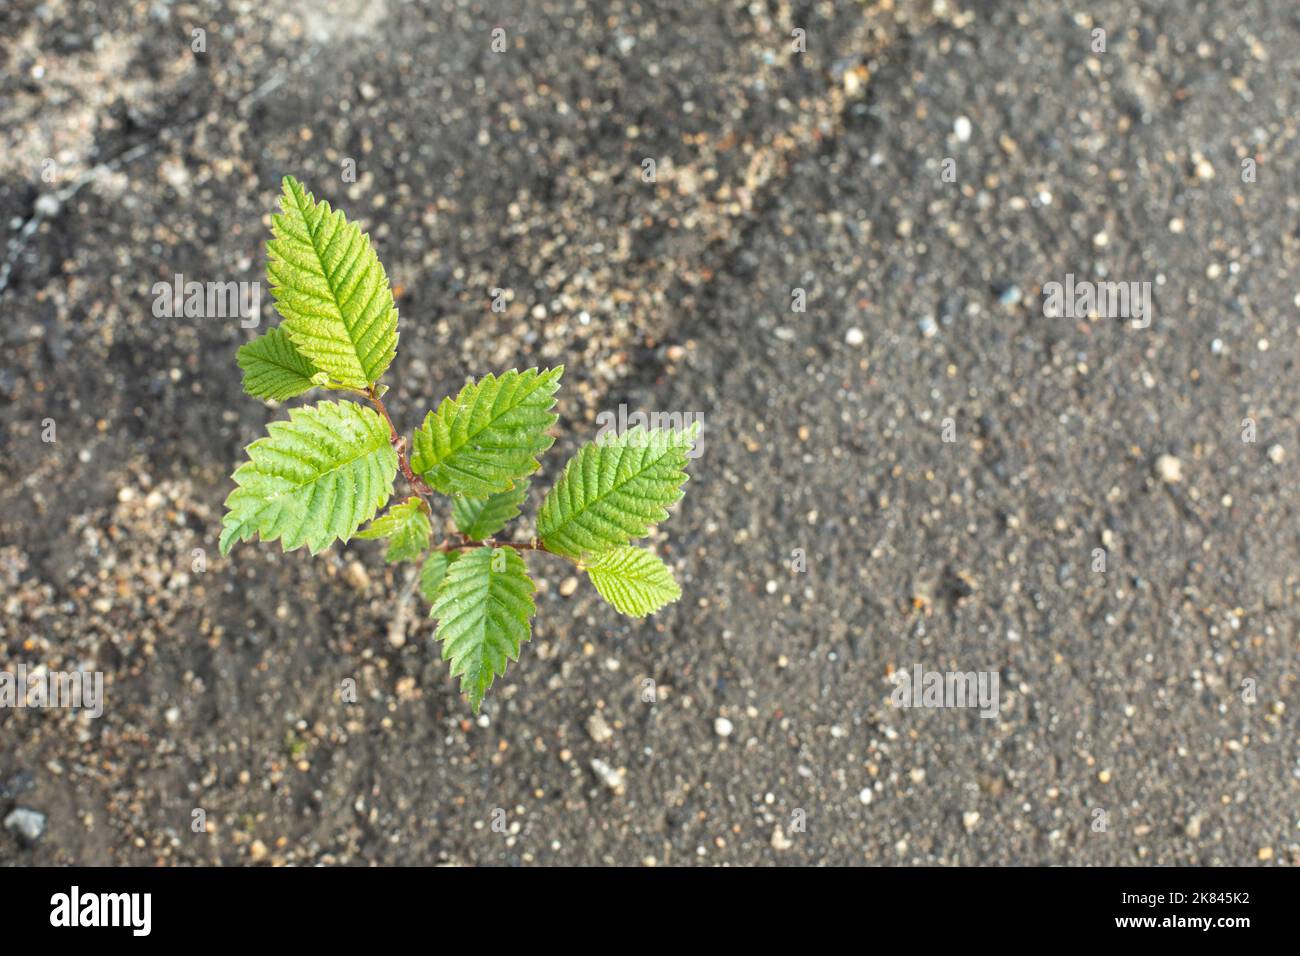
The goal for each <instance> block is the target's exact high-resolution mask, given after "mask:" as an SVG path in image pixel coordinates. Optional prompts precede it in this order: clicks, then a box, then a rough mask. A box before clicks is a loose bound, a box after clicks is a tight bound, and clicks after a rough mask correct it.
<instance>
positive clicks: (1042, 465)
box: [0, 0, 1300, 865]
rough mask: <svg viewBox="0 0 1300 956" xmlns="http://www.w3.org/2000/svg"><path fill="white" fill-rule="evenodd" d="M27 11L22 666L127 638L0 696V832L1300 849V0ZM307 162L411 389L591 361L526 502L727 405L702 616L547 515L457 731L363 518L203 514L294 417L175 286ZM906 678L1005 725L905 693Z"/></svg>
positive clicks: (698, 594)
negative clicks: (667, 426)
mask: <svg viewBox="0 0 1300 956" xmlns="http://www.w3.org/2000/svg"><path fill="white" fill-rule="evenodd" d="M194 27H202V28H203V29H205V30H206V31H207V32H206V36H205V40H206V49H205V51H204V52H201V53H196V52H195V51H194V50H193V49H192V48H191V46H192V42H193V34H192V29H193V28H194ZM497 27H499V28H501V29H503V30H504V31H505V37H506V41H507V48H506V49H505V51H504V52H500V53H494V52H493V51H492V49H491V42H492V37H491V31H492V30H493V29H494V28H497ZM795 27H798V28H800V29H803V30H805V31H806V35H805V43H806V52H803V53H796V52H793V50H792V44H793V43H794V39H793V38H792V36H791V31H792V29H794V28H795ZM1098 27H1099V28H1102V29H1104V30H1105V31H1106V44H1105V51H1104V52H1100V51H1098V52H1094V50H1093V44H1094V34H1093V30H1094V29H1095V28H1098ZM0 37H3V40H2V41H0V59H3V62H4V70H3V80H2V81H0V84H2V85H0V226H3V228H4V229H5V230H6V232H5V240H6V241H5V243H4V244H3V248H2V249H0V252H2V253H3V260H2V261H0V269H2V270H3V271H2V272H0V287H3V291H0V350H2V353H0V354H2V355H3V359H2V361H0V435H2V436H3V448H4V453H3V461H2V464H0V588H2V589H3V600H2V602H0V670H13V669H14V668H16V667H17V666H18V665H19V664H26V665H28V666H30V667H34V666H37V665H39V664H44V665H45V666H46V667H47V668H50V669H62V670H69V669H74V668H84V669H87V670H98V671H102V672H104V674H105V679H106V682H107V686H106V689H105V695H106V697H105V705H104V713H103V715H102V716H101V717H99V718H98V719H90V718H89V717H87V716H86V715H85V714H78V713H76V712H70V711H48V710H47V711H32V710H0V817H7V816H8V815H9V814H10V813H11V811H13V810H15V809H24V810H30V811H32V812H34V813H36V814H39V815H40V819H41V823H40V829H41V830H42V832H40V834H39V836H35V837H34V838H24V837H22V836H21V835H20V833H19V830H20V829H21V827H20V826H19V824H18V823H17V822H15V823H13V824H11V825H8V826H6V828H5V829H3V830H0V861H3V862H6V863H17V864H44V865H48V864H59V863H87V864H211V863H222V864H248V863H259V864H273V863H297V864H309V863H342V864H365V863H377V864H417V863H460V864H551V863H578V864H598V865H599V864H627V865H642V864H655V865H722V864H1065V865H1094V864H1126V863H1139V864H1151V865H1156V864H1165V865H1167V864H1229V863H1231V864H1243V863H1246V864H1249V863H1256V862H1260V863H1267V864H1269V865H1294V864H1296V863H1300V834H1298V832H1297V827H1300V750H1298V749H1297V734H1296V730H1297V714H1300V700H1298V699H1297V686H1296V682H1297V649H1298V645H1297V626H1298V625H1300V613H1298V612H1297V610H1296V604H1295V597H1296V592H1297V570H1296V569H1297V566H1298V561H1297V558H1298V557H1300V521H1298V520H1297V519H1298V518H1300V515H1297V511H1298V506H1300V495H1298V493H1297V492H1298V490H1300V489H1298V488H1297V478H1296V461H1297V460H1298V458H1300V447H1297V417H1296V408H1297V399H1298V397H1300V396H1298V395H1297V383H1298V382H1300V378H1298V377H1297V374H1296V360H1297V324H1296V317H1297V312H1298V311H1300V231H1298V230H1297V217H1298V215H1300V190H1298V189H1297V186H1298V185H1300V176H1298V175H1297V172H1298V166H1297V156H1300V151H1298V150H1297V132H1298V124H1297V116H1298V115H1300V109H1298V108H1297V107H1298V105H1300V104H1298V102H1297V98H1298V94H1300V81H1298V80H1297V76H1300V72H1298V71H1297V66H1298V65H1300V9H1297V8H1296V7H1295V6H1294V5H1290V4H1284V3H1266V2H1256V3H1228V4H1215V3H1199V2H1178V3H1156V2H1143V3H1119V2H1106V0H1099V2H1095V3H1091V4H1089V5H1088V9H1087V10H1086V11H1083V10H1082V9H1079V10H1077V11H1076V10H1068V11H1067V10H1065V9H1062V8H1061V7H1060V6H1059V5H1057V4H1054V3H1047V2H1038V0H1028V2H1014V3H1013V2H1005V3H1004V2H990V3H972V4H970V5H969V6H965V5H959V4H956V3H945V2H942V0H940V2H936V3H909V2H899V0H896V2H894V3H869V4H863V3H841V4H830V3H823V4H801V5H795V6H790V5H787V4H785V3H753V4H739V3H737V4H732V3H725V4H717V5H714V4H683V3H677V2H664V3H652V4H623V3H617V2H614V3H590V4H586V5H577V4H575V5H573V6H572V7H565V6H562V5H560V4H556V3H552V2H550V0H534V2H518V3H499V4H497V3H493V4H474V3H470V4H465V3H456V2H452V0H447V2H445V3H437V4H432V3H421V4H397V3H394V2H391V0H390V2H383V0H365V2H351V0H334V2H331V3H325V4H320V3H314V2H308V0H301V2H289V0H274V2H268V3H259V4H222V5H218V4H200V3H194V4H180V3H176V4H168V3H164V2H155V3H138V4H98V5H82V4H75V3H64V2H57V0H56V2H47V3H40V4H37V3H32V2H19V3H16V4H8V5H6V6H5V8H4V9H3V10H2V11H0ZM647 158H649V159H653V160H654V161H655V181H654V182H646V181H645V180H644V179H643V175H642V172H643V165H642V164H643V161H644V160H645V159H647ZM949 159H951V160H953V162H952V163H950V164H945V160H949ZM349 160H351V161H354V162H355V166H356V170H357V181H356V182H346V181H344V179H343V178H342V170H343V169H345V168H346V164H347V162H348V161H349ZM1243 160H1251V161H1253V163H1254V170H1255V175H1254V180H1253V181H1243V178H1242V169H1243V167H1242V163H1243ZM946 171H947V172H948V173H949V174H948V175H945V172H946ZM286 173H288V174H293V175H295V176H297V177H298V178H299V179H301V180H302V181H303V182H305V183H306V184H307V185H308V186H309V187H310V188H312V189H313V190H314V191H315V192H316V193H317V195H318V196H320V197H322V198H327V199H329V200H330V201H331V202H333V203H334V204H336V205H337V206H339V207H341V208H343V209H344V210H346V211H347V213H348V214H349V215H350V216H351V217H353V218H354V219H356V220H358V221H360V222H361V223H362V224H363V225H364V226H365V228H367V229H369V230H370V232H371V236H372V239H373V240H374V242H375V244H376V246H377V248H378V250H379V253H380V255H381V257H382V259H383V261H384V263H385V265H386V267H387V269H388V273H389V275H390V276H391V277H392V280H393V283H394V285H395V287H396V288H397V296H398V306H399V308H400V310H401V316H402V326H401V343H400V347H399V351H398V355H397V359H396V361H395V363H394V365H393V367H392V369H391V371H390V373H389V375H388V376H387V378H386V380H385V381H386V382H387V383H388V384H390V385H391V386H392V392H391V393H390V397H389V407H390V408H391V409H392V410H393V411H394V414H395V416H396V417H397V419H398V421H399V422H400V423H402V424H404V425H405V427H407V428H409V427H411V426H413V425H415V424H416V423H417V422H418V421H419V419H420V418H421V417H422V416H423V413H424V411H425V410H426V409H427V408H429V407H432V406H433V405H434V404H435V403H436V402H437V401H438V400H439V399H440V398H441V397H442V396H443V395H445V394H447V393H448V392H453V391H455V390H456V389H457V388H458V387H459V385H460V384H461V383H462V382H463V381H464V380H465V378H466V376H469V375H476V374H480V373H483V372H487V371H494V370H501V369H504V368H510V367H519V368H525V367H529V366H532V365H548V364H556V363H560V362H562V363H564V364H565V366H566V369H567V371H566V375H565V384H564V387H563V388H562V389H561V392H560V402H559V406H558V411H559V413H560V422H559V424H558V426H557V429H556V434H557V442H556V445H555V447H554V448H553V449H552V450H551V452H550V453H548V455H547V457H546V459H545V460H544V463H543V465H544V471H543V472H542V474H541V475H540V476H539V478H538V479H537V481H536V482H535V487H536V488H538V489H539V490H538V491H535V492H534V496H533V498H532V499H531V500H530V503H529V505H528V507H527V508H526V510H525V517H526V521H525V523H524V530H527V529H528V527H529V526H530V524H531V518H532V516H533V515H534V514H535V511H536V508H537V505H538V503H539V502H540V489H541V488H545V487H547V486H548V485H549V482H550V481H551V480H553V478H554V476H555V475H557V474H558V472H559V468H560V466H561V465H562V463H563V461H564V460H565V458H566V457H567V456H568V455H569V454H571V453H572V451H573V450H574V449H575V448H576V447H577V446H578V445H579V444H580V443H581V442H583V441H585V440H588V439H589V438H591V437H592V435H593V434H594V431H595V427H596V426H595V420H596V415H597V414H598V413H600V412H602V411H616V410H617V408H618V407H619V405H620V404H626V405H627V406H628V408H629V409H643V410H647V411H649V410H660V411H668V412H673V411H677V412H698V413H701V414H702V416H703V421H704V432H703V438H702V440H701V445H700V449H701V452H702V454H701V456H700V457H699V458H698V459H696V460H695V461H694V462H693V464H692V469H691V470H692V480H691V481H690V483H689V484H688V485H687V494H686V497H685V499H684V500H683V501H682V502H681V504H680V505H678V506H677V507H676V509H675V513H674V514H673V517H672V519H671V521H669V522H668V523H666V524H664V525H662V526H661V527H660V528H659V529H658V531H657V532H656V533H655V535H654V537H653V539H652V540H653V543H654V545H655V547H656V549H657V550H658V552H659V554H660V555H662V556H664V557H665V558H666V559H667V560H668V561H669V563H670V564H671V565H672V566H673V568H674V570H675V572H676V574H677V577H678V580H679V582H680V583H681V585H682V589H683V592H684V594H683V599H682V601H681V602H680V603H679V604H677V605H675V606H673V607H671V608H669V609H667V610H666V611H664V612H662V613H660V614H658V615H656V616H654V617H652V618H650V619H648V620H647V621H645V622H637V621H631V620H628V619H623V618H619V617H617V616H616V615H615V614H614V613H613V612H612V610H611V609H609V608H608V607H606V606H604V604H603V603H602V602H601V601H600V599H599V597H598V596H597V595H596V594H595V591H594V589H592V588H591V587H590V586H589V585H588V584H587V583H586V582H581V583H580V584H579V586H578V587H577V588H576V590H573V591H572V593H565V592H568V591H569V588H568V587H567V586H565V579H566V578H567V577H568V576H569V572H568V571H567V570H566V567H565V565H564V564H563V563H562V562H560V561H559V560H558V559H550V558H547V556H545V555H533V556H531V557H530V567H531V568H532V570H533V573H534V575H535V577H536V578H537V579H538V583H539V586H540V587H541V592H540V593H539V594H538V596H537V603H538V616H537V619H536V621H535V623H534V633H533V639H532V641H531V642H530V643H529V644H528V645H527V646H526V647H525V649H524V652H523V654H522V656H521V659H520V661H519V662H518V663H517V664H513V665H511V667H510V670H509V673H508V675H507V676H506V678H505V679H504V680H499V681H498V682H497V684H496V686H495V687H494V688H493V689H492V691H491V693H490V694H489V697H488V700H487V703H486V704H485V706H484V710H483V717H482V718H480V719H478V720H475V719H474V718H473V716H472V714H471V713H470V711H469V709H468V708H467V706H466V705H465V703H464V701H463V699H461V698H460V697H459V696H458V694H457V693H456V688H455V686H454V684H453V682H452V681H451V680H450V679H449V678H448V677H447V674H446V668H445V665H443V664H442V663H441V662H440V661H439V660H438V655H437V649H436V647H435V646H434V645H433V643H432V634H433V624H432V622H431V621H429V620H427V618H426V617H425V616H424V614H423V609H422V608H421V607H420V606H418V605H417V604H416V602H414V601H413V602H411V603H410V605H409V614H407V615H405V616H402V615H401V614H400V612H397V611H395V610H394V609H395V607H397V606H398V603H399V602H398V601H397V595H398V594H399V593H400V592H401V590H402V588H403V585H404V583H405V578H404V572H402V571H398V572H397V573H396V574H395V573H394V572H393V571H392V569H389V568H386V567H385V566H384V565H383V562H382V545H381V544H379V543H375V542H362V541H354V542H352V543H351V544H349V545H347V546H336V547H334V548H332V549H330V551H329V552H327V553H326V554H324V555H321V556H318V557H316V558H312V557H311V556H310V555H308V554H306V553H305V552H296V553H293V554H289V555H284V554H282V553H280V551H279V549H278V547H277V546H261V545H257V544H245V545H241V546H239V547H238V548H236V549H235V551H234V552H233V553H232V554H231V555H230V557H229V558H226V559H222V558H220V557H219V556H218V553H217V548H216V541H217V537H218V534H219V531H220V520H221V511H222V508H221V505H222V501H223V500H224V498H225V496H226V494H227V493H228V492H229V490H230V488H231V482H230V479H229V475H230V473H231V471H232V470H233V469H234V467H235V466H236V465H237V464H238V462H239V461H240V460H241V457H242V448H243V446H245V445H246V444H247V443H249V442H250V441H252V440H253V439H254V438H256V437H258V436H259V435H260V434H262V432H263V430H264V428H265V424H266V422H267V421H270V420H273V419H274V418H277V417H283V416H284V415H285V411H284V410H283V409H282V408H281V409H275V408H269V407H267V406H265V405H263V404H262V403H260V402H257V401H255V400H253V399H250V398H247V397H244V396H243V395H242V394H241V392H240V386H239V375H238V370H237V368H236V366H235V362H234V353H235V350H236V348H237V347H238V345H239V344H240V343H241V342H243V341H245V340H247V339H248V338H250V337H251V336H252V335H253V334H255V332H254V330H251V329H244V328H241V327H240V322H239V321H238V320H237V319H232V318H215V317H211V318H202V319H199V318H185V317H177V318H158V317H156V316H155V315H154V313H153V309H152V305H153V301H154V296H153V294H152V292H151V289H152V287H153V284H154V283H155V282H158V281H170V280H171V277H172V276H173V275H175V274H177V273H179V274H182V275H184V276H185V278H186V279H194V280H197V281H204V282H206V281H223V282H224V281H231V280H234V281H253V280H257V279H259V278H261V275H262V270H263V268H264V251H263V244H264V241H265V239H266V236H267V233H268V227H269V216H270V213H271V212H272V211H273V209H274V203H275V197H276V194H277V191H278V183H279V180H280V177H281V176H283V175H284V174H286ZM1067 274H1071V275H1074V276H1075V277H1076V278H1077V279H1081V280H1083V279H1086V280H1090V281H1095V282H1102V281H1110V280H1116V281H1117V280H1123V281H1133V282H1149V283H1150V284H1151V285H1150V288H1151V289H1152V294H1153V309H1152V314H1151V317H1150V318H1151V321H1150V323H1149V327H1146V328H1135V327H1134V325H1133V323H1132V322H1130V321H1129V320H1128V318H1125V317H1123V316H1118V317H1117V316H1113V315H1093V316H1088V315H1081V316H1076V317H1073V318H1069V317H1065V316H1058V315H1048V314H1045V313H1046V312H1048V311H1050V310H1046V309H1045V307H1044V298H1045V296H1044V287H1045V286H1046V285H1047V284H1048V283H1052V282H1064V281H1065V278H1066V276H1067ZM492 289H501V290H505V291H504V293H503V296H504V298H505V300H506V301H507V303H508V309H507V311H505V312H504V313H498V312H493V311H492V309H491V303H492V292H491V290H492ZM799 289H801V290H803V298H804V299H805V301H806V309H805V310H804V311H795V310H794V308H793V307H792V306H793V304H794V302H795V298H796V295H797V294H796V292H795V290H799ZM264 298H265V299H266V300H267V301H266V302H265V303H264V305H263V315H262V318H263V326H262V327H263V328H265V327H266V325H267V324H269V323H271V322H273V321H274V320H275V317H274V314H273V312H272V310H271V307H270V302H269V290H268V291H267V293H266V294H265V296H264ZM47 420H52V421H53V423H54V426H55V428H56V435H57V439H56V440H55V441H53V442H48V441H43V440H42V435H43V433H44V432H45V431H46V430H47ZM1243 438H1249V439H1253V440H1243ZM945 439H951V440H945ZM1096 549H1103V552H1104V555H1103V556H1104V559H1105V570H1104V571H1100V570H1096V567H1097V565H1096V561H1097V550H1096ZM196 552H202V554H201V555H199V554H196ZM200 557H201V559H202V560H201V561H200V560H199V558H200ZM800 558H802V559H803V560H802V561H800ZM796 565H798V566H800V567H805V568H806V570H803V571H800V570H796V569H795V566H796ZM362 568H364V571H365V573H362V571H361V570H360V569H362ZM917 665H921V666H922V667H924V668H926V669H928V670H938V671H950V670H951V671H963V672H964V671H983V672H996V674H997V675H998V677H999V683H1000V687H1001V698H1000V709H999V713H998V715H997V716H996V717H995V718H991V719H990V718H982V717H980V716H979V714H978V713H977V712H976V711H975V710H972V709H959V708H921V709H912V708H909V709H900V708H896V707H894V706H893V705H892V703H891V693H892V691H893V689H894V684H893V683H892V682H891V680H890V675H891V674H894V673H895V672H899V671H904V672H908V673H911V672H912V671H913V668H914V667H916V666H917ZM349 678H350V679H353V680H355V681H356V682H357V685H358V688H359V692H360V693H359V700H358V702H357V703H355V704H346V703H343V702H341V701H340V699H339V687H340V684H341V682H342V681H343V680H345V679H349ZM646 681H653V687H654V690H655V694H654V698H655V699H654V700H653V701H647V700H646V699H644V698H645V695H644V694H643V691H644V689H645V687H646V686H647V685H646ZM1247 681H1250V682H1253V685H1248V684H1244V683H1243V682H1247ZM1251 686H1253V687H1254V693H1253V694H1252V693H1250V692H1249V688H1250V687H1251ZM593 715H599V717H598V718H597V719H594V720H593ZM594 762H595V763H594ZM196 810H202V811H203V819H204V821H205V826H204V827H202V828H201V829H202V832H197V833H196V832H194V830H193V828H192V823H193V820H194V819H195V811H196ZM23 819H24V820H31V819H35V818H31V817H24V818H23ZM501 820H504V822H505V826H504V830H505V832H499V830H500V828H497V829H494V827H493V822H494V821H501Z"/></svg>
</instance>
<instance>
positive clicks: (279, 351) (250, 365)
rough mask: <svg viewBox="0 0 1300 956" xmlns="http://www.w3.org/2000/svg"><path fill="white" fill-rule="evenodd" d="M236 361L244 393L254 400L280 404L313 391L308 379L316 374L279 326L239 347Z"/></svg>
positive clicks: (313, 383) (314, 383)
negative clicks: (258, 399) (262, 399)
mask: <svg viewBox="0 0 1300 956" xmlns="http://www.w3.org/2000/svg"><path fill="white" fill-rule="evenodd" d="M236 361H238V362H239V367H240V368H242V369H243V370H244V391H245V392H247V393H248V394H249V395H252V396H253V397H254V398H270V399H274V400H275V401H277V402H282V401H284V400H285V399H286V398H293V397H294V396H296V395H301V394H302V393H303V392H307V391H310V390H311V389H313V388H315V387H316V382H314V381H313V378H312V377H313V376H314V375H317V374H319V373H317V371H316V369H314V368H313V367H312V364H311V362H309V361H307V359H306V358H305V357H304V356H303V354H302V353H301V352H299V351H298V349H297V348H296V347H295V346H294V344H293V340H292V339H290V338H289V334H288V333H287V332H285V330H284V328H283V327H282V326H276V327H275V328H273V329H271V330H270V331H269V332H267V333H266V334H265V335H261V336H258V337H257V338H255V339H253V341H251V342H246V343H245V344H244V345H241V346H240V347H239V352H238V354H237V356H236Z"/></svg>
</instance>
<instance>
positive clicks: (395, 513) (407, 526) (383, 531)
mask: <svg viewBox="0 0 1300 956" xmlns="http://www.w3.org/2000/svg"><path fill="white" fill-rule="evenodd" d="M357 537H358V538H367V539H373V538H388V539H389V541H388V553H387V554H386V555H385V556H384V558H385V560H386V561H388V562H389V563H390V564H396V563H397V562H398V561H414V560H415V559H416V558H418V557H419V556H420V555H422V554H424V550H425V548H427V547H429V539H430V538H432V537H433V526H432V525H430V524H429V515H428V512H426V511H425V509H424V503H423V502H422V501H421V500H420V499H419V498H417V497H415V496H411V497H410V498H407V499H406V500H405V501H403V502H401V503H400V504H395V505H393V506H392V507H391V508H389V509H388V512H387V513H386V514H384V515H383V516H381V517H379V518H376V519H375V520H374V521H372V522H371V523H370V527H369V528H367V529H366V530H365V531H362V532H361V533H360V534H358V535H357Z"/></svg>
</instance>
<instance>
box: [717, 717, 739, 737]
mask: <svg viewBox="0 0 1300 956" xmlns="http://www.w3.org/2000/svg"><path fill="white" fill-rule="evenodd" d="M735 729H736V728H735V726H734V725H733V724H732V723H731V721H729V720H728V719H727V718H726V717H719V718H718V719H717V720H715V721H714V722H713V732H714V733H715V734H717V735H718V736H719V737H730V736H731V732H732V731H733V730H735Z"/></svg>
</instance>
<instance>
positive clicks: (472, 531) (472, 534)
mask: <svg viewBox="0 0 1300 956" xmlns="http://www.w3.org/2000/svg"><path fill="white" fill-rule="evenodd" d="M527 497H528V480H527V479H525V478H521V479H520V480H519V481H517V482H516V483H515V486H514V487H513V488H511V489H510V490H509V491H502V492H500V493H498V494H495V495H491V496H489V497H487V498H453V499H452V502H451V516H452V518H453V519H455V521H456V527H457V529H458V530H459V531H460V533H461V534H463V535H464V536H465V537H467V538H469V539H470V540H471V541H482V540H483V539H484V538H490V537H492V535H494V534H496V533H497V532H498V531H500V530H501V529H502V528H504V527H505V526H506V525H507V524H509V523H510V522H511V521H513V520H514V519H515V518H517V517H518V516H519V509H520V508H522V507H523V504H524V500H525V499H526V498H527Z"/></svg>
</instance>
